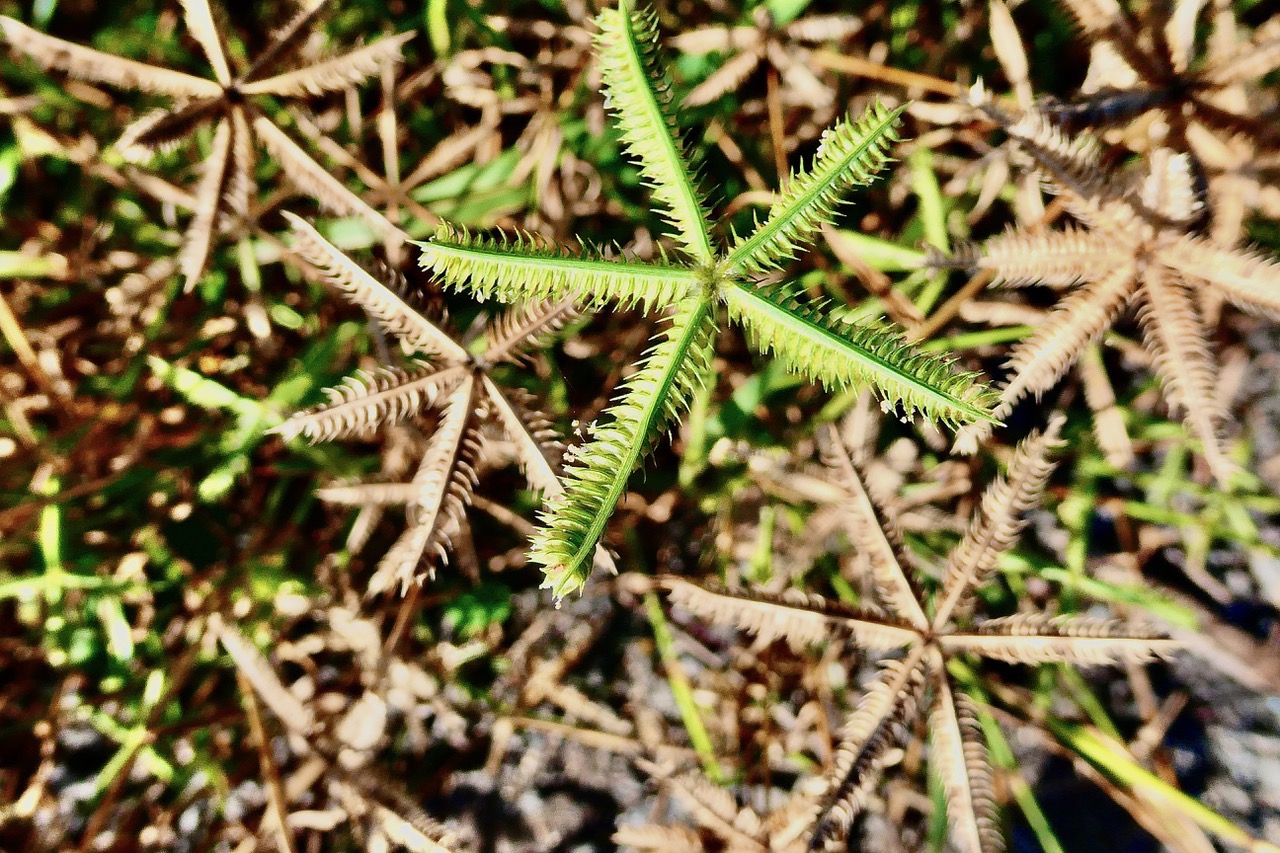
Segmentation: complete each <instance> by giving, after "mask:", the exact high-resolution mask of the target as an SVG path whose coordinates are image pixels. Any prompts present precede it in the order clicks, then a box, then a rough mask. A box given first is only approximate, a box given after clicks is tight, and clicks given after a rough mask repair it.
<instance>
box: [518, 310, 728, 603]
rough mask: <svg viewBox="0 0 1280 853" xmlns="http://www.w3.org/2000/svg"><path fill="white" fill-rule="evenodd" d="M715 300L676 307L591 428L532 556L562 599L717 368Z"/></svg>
mask: <svg viewBox="0 0 1280 853" xmlns="http://www.w3.org/2000/svg"><path fill="white" fill-rule="evenodd" d="M714 307H715V303H714V302H712V301H711V300H709V299H706V298H705V297H703V296H701V295H698V296H691V297H689V298H688V299H686V300H685V301H684V302H683V303H682V304H681V305H680V307H679V309H677V311H676V313H675V315H674V316H673V317H672V319H671V324H670V325H669V326H668V327H667V328H666V329H665V330H664V331H663V332H662V333H661V336H660V339H659V340H658V342H657V344H656V345H655V346H654V347H653V348H652V349H651V350H650V351H649V353H648V354H647V355H646V356H645V358H644V361H643V362H642V364H641V366H640V369H639V370H638V371H636V373H634V374H633V375H632V376H631V377H630V378H629V379H628V380H627V381H626V384H625V385H624V386H623V391H622V394H621V396H620V397H619V398H618V399H617V401H616V402H615V403H614V404H613V405H611V406H610V407H609V408H608V410H607V411H606V412H605V417H606V418H607V420H605V421H604V422H599V421H597V422H596V423H594V424H592V426H591V428H590V430H589V431H588V439H587V442H586V443H585V444H583V445H581V446H580V447H579V448H578V449H577V451H576V452H573V451H571V454H572V455H573V460H572V462H571V463H570V464H569V465H568V467H567V468H566V470H565V473H564V476H563V478H562V480H563V482H564V493H563V494H562V495H560V496H559V497H557V498H555V499H553V500H552V501H550V502H549V504H548V509H547V511H546V512H544V513H543V516H542V528H541V530H540V531H539V532H538V535H537V537H536V538H535V539H534V542H533V545H532V548H531V550H530V552H529V559H530V560H531V561H532V562H534V563H536V564H538V565H540V566H543V567H544V572H545V574H546V581H545V582H544V583H543V586H548V587H550V588H551V589H552V590H553V591H554V593H555V596H556V598H557V599H560V598H563V597H564V596H565V595H568V594H569V593H571V592H573V591H575V590H577V589H580V588H581V587H582V585H583V584H584V583H585V582H586V579H587V573H588V572H589V571H590V567H591V563H592V557H593V554H594V552H595V547H596V543H597V542H599V540H600V537H601V535H602V534H603V533H604V528H605V523H606V522H607V521H608V519H609V516H610V515H611V514H612V512H613V508H614V507H615V506H616V505H617V503H618V501H619V499H621V497H622V495H623V493H624V492H625V491H626V488H627V481H628V479H630V476H631V472H632V471H634V470H635V469H636V467H637V466H638V465H639V464H640V461H641V459H642V457H643V456H644V454H645V453H646V452H647V451H648V449H649V448H650V447H651V446H652V445H653V442H654V440H655V439H656V438H657V436H658V434H659V433H660V432H661V431H662V429H663V428H664V427H665V426H667V425H669V424H672V423H675V422H677V421H678V420H679V418H680V416H681V414H682V413H683V412H684V410H685V409H687V408H688V406H689V402H690V401H691V400H692V399H693V397H694V395H695V394H696V393H697V391H698V389H699V388H700V387H701V385H702V383H703V382H704V381H705V380H706V378H707V376H708V375H709V373H710V372H711V356H712V352H713V348H714V344H715V333H716V323H715V318H714V316H713V309H714Z"/></svg>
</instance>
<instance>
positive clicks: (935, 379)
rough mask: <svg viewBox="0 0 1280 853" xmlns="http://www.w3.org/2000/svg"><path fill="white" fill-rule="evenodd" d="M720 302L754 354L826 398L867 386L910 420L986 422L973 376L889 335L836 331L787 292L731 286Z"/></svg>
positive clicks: (868, 329) (987, 406)
mask: <svg viewBox="0 0 1280 853" xmlns="http://www.w3.org/2000/svg"><path fill="white" fill-rule="evenodd" d="M721 298H722V299H723V300H724V303H725V306H726V307H727V309H728V312H729V317H730V319H731V320H733V321H735V322H738V323H741V324H742V326H743V328H744V329H745V330H746V333H747V338H748V343H749V344H750V345H751V346H752V347H753V348H754V349H755V350H756V351H757V352H760V353H762V354H764V353H770V352H771V353H772V354H773V356H774V358H777V359H778V360H779V361H781V362H782V364H783V366H784V367H786V368H787V369H788V370H790V371H791V372H793V373H796V374H798V375H800V376H803V377H805V378H806V379H808V380H810V381H816V382H819V383H821V384H822V385H823V386H824V387H826V388H827V389H829V390H833V391H838V390H843V389H844V388H847V387H849V386H851V385H855V384H863V383H867V384H871V385H873V386H874V387H875V388H876V390H877V391H878V392H879V393H880V394H881V395H882V397H883V398H884V400H885V405H886V407H887V406H888V405H889V404H890V402H896V403H899V404H900V405H901V406H902V408H903V410H904V411H905V412H906V414H908V415H911V416H914V415H917V414H919V415H923V416H924V417H926V418H928V419H930V420H932V421H936V422H941V423H945V424H948V425H956V424H961V423H970V422H973V421H991V415H990V410H991V405H992V403H993V401H994V395H993V393H992V392H991V391H990V390H989V389H987V388H986V387H985V386H984V385H982V384H981V383H980V382H978V379H977V376H976V375H975V374H973V373H966V372H960V371H957V370H956V369H955V365H954V363H953V362H952V361H951V359H948V358H946V357H943V356H937V355H932V354H929V353H925V352H922V351H920V350H918V349H916V348H915V347H913V346H911V345H910V344H908V343H907V342H906V341H904V340H903V339H902V338H901V336H899V335H898V334H897V333H896V332H894V331H893V330H891V329H888V328H885V327H883V326H878V325H869V326H851V325H847V324H841V323H837V322H836V321H834V320H832V319H830V318H829V317H827V316H825V315H824V312H823V311H822V306H821V304H819V303H813V302H810V301H808V300H807V299H805V298H804V297H803V296H800V295H799V294H797V293H795V292H794V290H792V291H790V292H788V291H786V290H783V291H782V292H768V291H764V290H761V289H759V288H753V287H749V286H744V285H741V284H732V285H730V286H728V287H726V288H724V290H723V291H722V292H721Z"/></svg>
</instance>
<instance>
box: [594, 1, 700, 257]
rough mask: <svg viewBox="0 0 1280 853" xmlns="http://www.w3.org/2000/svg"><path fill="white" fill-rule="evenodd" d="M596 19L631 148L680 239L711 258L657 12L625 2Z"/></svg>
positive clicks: (608, 87) (611, 95) (610, 92)
mask: <svg viewBox="0 0 1280 853" xmlns="http://www.w3.org/2000/svg"><path fill="white" fill-rule="evenodd" d="M596 23H597V24H598V25H599V27H600V33H599V35H597V36H596V53H597V56H598V57H599V61H600V70H601V73H602V76H603V78H604V88H605V93H606V95H607V100H606V103H607V104H608V105H609V107H610V110H611V112H612V113H613V115H614V117H615V118H616V120H617V123H618V129H619V130H620V131H621V134H622V139H623V142H624V143H625V144H626V148H627V151H628V152H629V153H630V154H631V156H632V157H633V158H634V159H635V160H636V161H637V162H638V163H639V165H640V172H641V174H642V175H643V176H644V180H645V182H646V183H648V185H649V186H650V188H651V189H652V190H653V197H654V198H655V199H656V200H657V201H658V202H659V203H661V204H662V205H663V207H664V208H665V218H666V220H667V221H668V222H669V223H670V224H671V227H672V228H673V229H674V231H675V235H676V239H678V240H679V241H680V244H681V245H682V246H684V248H685V250H686V251H687V252H688V253H689V254H690V255H691V256H692V257H693V258H694V259H695V260H697V261H698V262H700V263H703V264H709V263H711V262H712V260H713V258H714V252H713V250H712V248H711V238H710V236H709V234H708V232H707V209H706V203H705V202H704V201H703V194H702V193H701V192H700V191H699V189H698V187H697V184H696V183H695V182H694V179H693V175H692V174H691V172H690V170H689V169H688V168H687V167H686V164H689V163H692V162H693V160H692V158H691V156H690V152H689V151H688V150H687V149H686V146H685V145H684V144H683V142H682V141H681V135H680V129H679V126H678V125H677V124H676V121H675V117H674V116H673V114H672V109H671V81H670V80H669V79H667V76H666V74H665V73H664V72H663V71H662V69H661V66H660V65H659V64H658V56H657V48H658V30H657V21H656V20H655V18H654V15H653V13H652V12H641V11H639V10H628V9H627V4H626V3H625V2H623V3H621V4H619V7H618V8H617V9H605V10H604V11H602V12H601V13H600V15H599V16H598V17H597V18H596Z"/></svg>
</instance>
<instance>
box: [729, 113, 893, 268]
mask: <svg viewBox="0 0 1280 853" xmlns="http://www.w3.org/2000/svg"><path fill="white" fill-rule="evenodd" d="M903 109H904V108H903V107H898V108H897V109H893V110H891V109H888V108H887V107H885V106H884V105H883V104H881V103H880V102H879V101H876V102H875V103H873V104H872V105H871V106H869V107H868V108H867V110H866V112H865V113H863V115H862V118H860V119H858V120H857V121H849V120H844V121H841V122H839V123H838V124H836V125H835V126H834V127H832V128H831V129H830V130H828V131H827V132H826V133H824V134H823V136H822V143H821V144H820V145H819V146H818V153H817V155H816V156H815V157H814V161H813V164H812V165H811V166H810V168H809V169H808V171H805V172H801V173H800V174H798V175H793V176H792V178H791V180H790V181H789V182H788V185H787V189H786V191H785V192H784V193H783V194H782V195H781V197H780V198H779V199H778V200H777V201H775V202H774V203H773V205H772V206H771V207H770V208H769V216H768V217H767V218H766V219H765V221H764V222H763V223H762V224H761V225H760V226H759V227H757V228H756V230H755V231H754V232H753V233H752V234H751V235H750V236H749V237H746V238H739V239H738V240H736V241H735V242H734V246H733V249H732V250H731V251H730V254H729V260H728V264H727V268H728V272H729V275H731V276H738V275H744V274H749V273H754V274H763V273H768V272H771V271H774V270H777V269H780V268H781V267H782V265H783V264H785V263H786V262H787V261H789V260H791V259H792V258H794V256H795V251H796V250H797V249H798V248H799V247H800V246H801V245H802V244H803V243H807V242H809V241H810V240H811V239H812V238H813V236H814V234H816V233H817V231H818V230H819V229H820V228H821V227H822V226H823V225H826V224H830V223H831V222H832V221H834V219H835V215H836V208H837V206H838V205H839V204H840V203H841V202H842V201H844V198H843V196H844V194H845V193H846V192H848V191H849V190H850V189H852V188H853V187H855V186H865V185H867V184H869V183H870V182H871V180H872V179H873V178H874V177H875V175H876V173H877V172H879V171H880V170H881V169H882V168H884V166H885V164H886V163H888V162H889V159H890V158H889V146H890V145H891V144H892V143H894V142H897V141H899V136H898V134H897V131H896V127H897V124H898V116H899V115H900V114H901V113H902V110H903Z"/></svg>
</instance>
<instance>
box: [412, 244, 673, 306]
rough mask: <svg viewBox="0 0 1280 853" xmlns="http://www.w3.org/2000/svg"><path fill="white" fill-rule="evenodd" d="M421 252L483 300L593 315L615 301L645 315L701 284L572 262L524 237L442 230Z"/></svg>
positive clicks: (618, 265) (626, 265)
mask: <svg viewBox="0 0 1280 853" xmlns="http://www.w3.org/2000/svg"><path fill="white" fill-rule="evenodd" d="M417 245H418V246H419V247H420V248H421V249H422V255H421V258H420V261H419V262H420V264H421V266H422V268H423V269H425V270H428V271H429V272H431V273H433V274H434V275H436V276H438V277H439V278H440V279H441V280H442V281H443V282H444V284H445V285H446V286H448V287H451V288H453V289H454V290H459V291H465V292H468V293H470V294H471V295H473V296H475V297H476V298H477V299H481V300H485V299H491V298H494V299H497V300H499V301H501V302H507V303H510V302H522V301H527V300H548V299H555V300H560V299H573V300H574V301H575V302H576V303H577V304H579V305H582V306H587V307H591V308H597V307H600V306H601V305H602V304H603V303H605V302H608V301H612V302H615V303H617V304H618V305H619V306H620V307H623V308H633V307H639V308H641V309H642V310H644V311H646V312H648V311H653V310H659V309H663V308H669V307H672V306H674V305H676V304H677V303H678V302H679V301H680V300H681V299H682V298H683V297H684V296H685V294H687V293H688V292H689V291H690V289H691V288H693V287H695V286H696V285H697V284H698V277H697V275H696V274H695V272H694V271H693V270H690V269H685V268H682V267H673V266H667V265H666V264H642V263H636V262H633V261H611V260H604V259H602V258H600V257H597V256H594V255H588V256H585V257H575V256H573V255H570V254H568V253H567V252H565V251H564V250H562V249H560V248H558V247H548V246H546V245H545V244H543V243H542V242H541V241H539V240H537V239H536V238H534V237H532V236H530V235H527V234H517V235H516V237H515V238H514V239H505V238H502V237H482V236H472V235H471V234H470V233H468V232H467V231H466V230H465V229H464V230H458V229H453V228H450V227H449V226H444V227H442V228H441V229H440V230H439V231H438V232H437V233H436V235H435V236H434V237H432V238H431V239H430V240H428V241H427V242H425V243H418V244H417Z"/></svg>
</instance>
